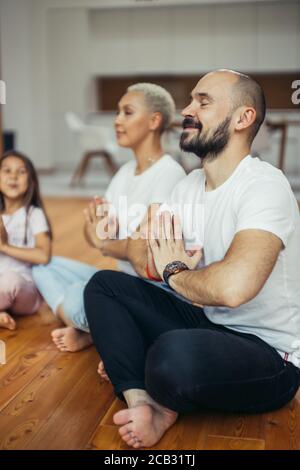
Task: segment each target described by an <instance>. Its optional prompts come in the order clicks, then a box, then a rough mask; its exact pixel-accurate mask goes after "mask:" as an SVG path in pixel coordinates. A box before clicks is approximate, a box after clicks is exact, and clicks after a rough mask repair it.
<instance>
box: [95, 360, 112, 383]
mask: <svg viewBox="0 0 300 470" xmlns="http://www.w3.org/2000/svg"><path fill="white" fill-rule="evenodd" d="M97 372H98V374H99V375H100V377H101V379H103V380H105V381H106V382H110V379H109V377H108V375H107V373H106V371H105V369H104V364H103V361H100V362H99V365H98V369H97Z"/></svg>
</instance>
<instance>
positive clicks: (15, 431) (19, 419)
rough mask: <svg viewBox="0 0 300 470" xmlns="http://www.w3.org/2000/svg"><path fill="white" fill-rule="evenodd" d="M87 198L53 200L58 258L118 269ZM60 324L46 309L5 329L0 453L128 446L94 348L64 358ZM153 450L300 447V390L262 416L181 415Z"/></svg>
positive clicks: (116, 404) (0, 379)
mask: <svg viewBox="0 0 300 470" xmlns="http://www.w3.org/2000/svg"><path fill="white" fill-rule="evenodd" d="M85 204H86V201H84V200H79V199H78V200H76V199H49V200H47V209H48V211H49V215H50V218H51V220H52V223H53V226H54V235H55V244H54V254H56V255H64V256H68V257H71V258H75V259H78V260H81V261H85V262H88V263H91V264H95V265H97V266H99V267H100V268H108V267H109V268H114V267H115V266H116V265H115V262H114V261H113V260H110V259H107V258H106V259H104V258H102V259H101V257H99V255H98V252H97V251H96V250H93V249H90V248H88V247H87V245H86V243H85V241H84V239H83V236H82V223H83V216H82V210H83V208H84V207H85ZM56 325H58V323H57V322H56V321H55V320H54V318H53V316H52V314H51V312H50V310H49V309H48V308H46V307H45V308H43V309H42V311H41V312H39V313H38V314H36V315H34V316H32V317H31V318H24V319H18V329H17V330H16V331H15V332H9V331H7V330H3V329H1V330H0V337H1V339H3V340H4V341H5V343H6V347H7V363H6V364H5V365H2V366H0V449H107V450H115V449H128V448H127V446H125V444H123V443H122V441H121V439H120V438H119V435H118V429H117V427H116V426H114V424H113V421H112V416H113V414H114V413H115V411H116V410H119V409H121V408H122V407H123V404H122V403H121V402H120V401H119V400H117V399H115V398H114V395H113V391H112V387H111V386H110V385H109V384H107V383H102V382H101V381H100V379H99V376H98V375H97V373H96V368H97V364H98V361H99V358H98V356H97V353H96V351H95V349H94V348H93V347H91V348H89V349H88V350H85V351H82V352H78V353H73V354H72V353H60V352H58V351H57V349H56V348H55V347H54V345H53V344H52V342H51V340H50V332H51V330H52V329H53V328H54V327H55V326H56ZM155 449H166V450H174V449H179V450H187V449H300V392H298V395H297V397H296V398H295V399H294V400H293V401H292V402H291V403H290V404H289V405H288V406H285V407H284V408H283V409H281V410H279V411H276V412H272V413H267V414H263V415H258V416H244V415H225V414H220V413H208V412H203V413H198V414H197V415H193V416H185V417H181V418H180V419H179V421H178V422H177V423H176V424H175V425H174V426H173V428H172V429H171V430H169V432H168V433H167V434H166V435H165V436H164V437H163V439H162V440H161V441H160V442H159V444H158V445H157V446H156V447H155Z"/></svg>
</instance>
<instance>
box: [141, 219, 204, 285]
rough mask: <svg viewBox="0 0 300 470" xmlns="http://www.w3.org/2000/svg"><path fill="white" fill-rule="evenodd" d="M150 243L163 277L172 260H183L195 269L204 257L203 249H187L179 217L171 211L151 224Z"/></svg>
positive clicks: (158, 269)
mask: <svg viewBox="0 0 300 470" xmlns="http://www.w3.org/2000/svg"><path fill="white" fill-rule="evenodd" d="M148 244H149V248H150V250H151V253H152V256H153V260H154V264H155V267H156V271H157V272H158V274H159V276H160V277H161V279H163V272H164V269H165V267H166V265H167V264H169V263H171V262H172V261H181V262H183V263H185V264H186V265H187V267H188V268H189V269H191V270H193V269H195V268H196V267H197V265H198V264H199V262H200V260H201V257H202V250H195V251H186V250H185V247H184V241H183V238H182V227H181V223H180V220H179V217H178V216H176V215H173V216H172V215H171V214H170V213H169V212H163V213H162V214H160V215H159V216H156V217H155V218H154V220H152V223H150V224H149V232H148Z"/></svg>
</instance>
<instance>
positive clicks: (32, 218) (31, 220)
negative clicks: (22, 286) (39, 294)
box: [0, 206, 49, 280]
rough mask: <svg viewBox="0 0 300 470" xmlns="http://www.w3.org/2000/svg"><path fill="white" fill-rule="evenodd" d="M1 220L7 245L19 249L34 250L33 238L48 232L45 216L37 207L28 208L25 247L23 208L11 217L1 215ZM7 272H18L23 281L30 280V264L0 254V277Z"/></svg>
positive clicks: (24, 215) (24, 213) (24, 211)
mask: <svg viewBox="0 0 300 470" xmlns="http://www.w3.org/2000/svg"><path fill="white" fill-rule="evenodd" d="M2 220H3V223H4V226H5V228H6V231H7V236H8V243H9V245H12V246H16V247H19V248H34V246H35V236H36V235H37V234H38V233H41V232H48V231H49V227H48V224H47V220H46V217H45V214H44V212H43V210H42V209H40V208H39V207H34V206H30V208H29V212H28V220H27V244H26V245H25V243H24V238H25V227H26V209H25V207H21V208H20V209H18V210H17V211H16V212H15V213H14V214H12V215H7V214H4V215H2ZM7 271H15V272H18V273H20V274H22V276H23V277H24V278H25V279H27V280H32V276H31V265H30V263H26V262H24V261H20V260H17V259H16V258H12V257H11V256H7V255H5V254H3V253H0V275H1V274H5V273H6V272H7Z"/></svg>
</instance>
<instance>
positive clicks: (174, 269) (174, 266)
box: [163, 261, 189, 284]
mask: <svg viewBox="0 0 300 470" xmlns="http://www.w3.org/2000/svg"><path fill="white" fill-rule="evenodd" d="M188 269H189V268H188V266H187V265H186V264H185V263H183V262H182V261H172V262H171V263H169V264H167V266H166V267H165V269H164V272H163V278H164V281H165V282H166V284H169V282H168V279H169V277H170V276H172V275H173V274H178V273H180V272H181V271H186V270H188Z"/></svg>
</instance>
